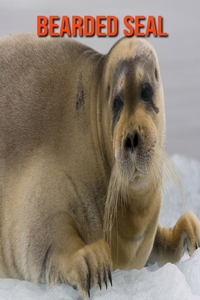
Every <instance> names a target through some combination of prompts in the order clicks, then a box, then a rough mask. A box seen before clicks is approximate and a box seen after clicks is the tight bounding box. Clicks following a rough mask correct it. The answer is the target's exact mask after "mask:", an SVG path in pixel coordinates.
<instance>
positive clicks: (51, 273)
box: [45, 236, 112, 298]
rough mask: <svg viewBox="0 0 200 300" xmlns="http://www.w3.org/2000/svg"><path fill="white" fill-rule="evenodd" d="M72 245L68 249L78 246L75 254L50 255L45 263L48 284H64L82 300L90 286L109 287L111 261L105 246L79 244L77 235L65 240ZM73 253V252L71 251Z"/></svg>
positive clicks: (88, 291)
mask: <svg viewBox="0 0 200 300" xmlns="http://www.w3.org/2000/svg"><path fill="white" fill-rule="evenodd" d="M72 243H74V246H73V245H71V247H70V248H72V249H74V247H75V248H78V247H80V249H78V250H77V251H75V253H73V254H72V252H71V253H70V252H69V253H66V252H65V251H64V249H63V251H61V249H60V252H59V251H58V248H55V252H54V253H52V255H51V257H50V258H49V261H48V263H47V264H46V270H45V277H46V282H47V283H49V284H51V285H52V284H56V283H57V282H61V283H68V284H70V285H71V286H72V287H73V288H74V289H76V290H78V291H79V292H80V293H81V294H82V295H83V296H84V298H87V297H90V289H91V288H92V287H93V286H99V288H100V289H101V288H102V286H103V285H105V286H106V288H107V286H108V282H109V281H110V283H111V285H112V277H111V271H112V260H111V254H110V249H109V246H108V244H107V243H106V242H105V241H104V240H98V241H97V242H95V243H92V244H90V245H83V242H82V240H81V239H80V238H79V237H78V236H76V237H75V236H74V237H72V239H68V244H72ZM73 252H74V251H73Z"/></svg>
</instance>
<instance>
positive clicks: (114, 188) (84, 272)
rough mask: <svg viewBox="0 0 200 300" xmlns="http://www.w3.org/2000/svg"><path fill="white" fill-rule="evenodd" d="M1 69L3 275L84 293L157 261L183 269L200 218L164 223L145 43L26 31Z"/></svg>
mask: <svg viewBox="0 0 200 300" xmlns="http://www.w3.org/2000/svg"><path fill="white" fill-rule="evenodd" d="M0 71H1V80H0V105H1V107H0V114H1V115H0V135H1V136H0V151H1V158H0V159H1V161H0V163H1V168H0V179H1V206H0V209H1V215H0V224H1V227H0V233H1V234H0V274H1V276H2V277H13V278H19V279H26V280H31V281H33V282H48V283H50V284H54V283H57V282H63V283H69V284H71V285H72V286H73V287H75V288H77V289H78V290H79V291H80V292H81V293H82V294H83V295H85V296H86V295H88V294H89V291H90V288H91V287H92V286H94V285H97V284H99V286H100V287H101V285H102V282H104V283H105V284H106V286H107V281H108V280H110V281H111V282H112V278H111V270H114V269H116V268H120V269H131V268H141V267H143V266H144V265H145V263H146V262H147V260H148V258H149V256H150V253H151V256H150V258H151V259H152V260H155V259H157V258H158V260H159V259H160V261H161V262H163V261H165V260H166V257H167V260H169V261H170V260H173V261H177V260H178V259H179V258H180V256H181V254H182V252H183V249H184V245H185V243H183V240H184V241H185V240H188V241H190V243H189V242H188V243H187V245H190V246H188V248H189V250H190V252H191V253H192V252H193V251H194V249H195V247H196V245H197V246H198V245H199V223H198V220H196V218H195V216H194V215H192V214H187V216H183V218H182V219H181V221H180V222H179V223H180V224H181V226H180V228H179V230H178V231H176V233H175V234H173V233H170V232H169V230H168V229H166V228H165V229H163V228H162V227H161V226H160V225H158V216H159V210H160V203H161V191H162V175H163V159H164V155H163V153H164V139H165V114H164V98H163V89H162V82H161V76H160V71H159V66H158V60H157V57H156V54H155V51H154V49H153V48H152V46H151V45H150V44H149V43H148V42H147V41H145V40H143V39H138V38H137V39H136V38H132V39H126V38H124V39H122V40H120V41H119V42H118V43H117V44H115V45H114V47H113V48H112V49H111V50H110V52H109V53H108V54H107V55H101V54H99V53H97V52H96V51H94V50H93V49H91V48H89V47H87V46H85V45H82V44H80V43H77V42H74V41H71V40H69V39H59V40H58V39H56V40H55V39H51V38H47V39H40V38H37V37H35V36H34V35H29V34H19V35H15V36H10V37H7V38H4V39H2V40H1V42H0ZM188 224H189V225H188ZM191 224H192V225H191ZM157 236H158V238H157ZM172 236H173V238H172ZM183 236H184V239H183ZM191 236H193V240H192V242H191V238H190V237H191ZM166 237H167V238H166ZM179 237H181V238H179ZM175 241H176V242H177V243H176V249H178V250H177V251H174V252H173V251H171V252H170V254H169V251H168V250H166V249H169V248H170V247H171V248H172V250H173V249H174V247H175V246H174V245H175ZM175 252H176V253H175Z"/></svg>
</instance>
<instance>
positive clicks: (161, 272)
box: [0, 154, 200, 300]
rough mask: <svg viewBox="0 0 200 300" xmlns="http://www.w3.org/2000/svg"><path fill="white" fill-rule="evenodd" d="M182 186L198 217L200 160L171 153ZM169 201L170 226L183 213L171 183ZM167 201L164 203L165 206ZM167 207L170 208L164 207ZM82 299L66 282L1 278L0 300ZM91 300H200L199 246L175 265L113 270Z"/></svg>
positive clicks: (166, 220) (166, 217)
mask: <svg viewBox="0 0 200 300" xmlns="http://www.w3.org/2000/svg"><path fill="white" fill-rule="evenodd" d="M172 158H173V160H174V162H175V164H176V166H177V168H178V170H179V172H180V174H181V177H182V179H183V182H184V185H183V190H184V198H185V199H184V201H185V206H186V209H187V210H192V211H193V212H194V213H195V214H196V215H197V217H198V218H199V219H200V201H199V200H200V162H198V161H196V160H194V159H189V158H186V157H184V156H181V155H178V154H176V155H173V157H172ZM167 196H170V197H169V200H168V197H166V198H167V201H164V200H163V205H162V209H161V214H160V222H161V224H162V225H165V226H172V225H174V223H175V222H176V221H177V219H178V218H179V216H180V215H181V214H182V213H184V211H185V208H184V203H183V201H182V199H181V198H180V196H179V194H178V193H177V191H176V189H175V187H173V186H172V188H171V191H170V195H167ZM166 202H167V205H166ZM167 207H168V208H169V211H168V209H167ZM5 299H6V300H11V299H16V300H18V299H19V300H33V299H34V300H35V299H37V300H40V299H41V300H47V299H48V300H75V299H76V300H81V299H82V297H81V296H80V295H79V293H78V292H77V291H75V290H73V289H72V288H71V287H69V286H67V285H57V286H54V287H51V288H50V287H48V286H47V285H42V284H41V285H36V284H33V283H31V282H27V281H20V280H14V279H0V300H5ZM91 299H95V300H100V299H102V300H103V299H110V300H112V299H113V300H118V299H120V300H121V299H123V300H129V299H132V300H136V299H139V300H147V299H148V300H151V299H152V300H158V299H159V300H161V299H162V300H165V299H166V300H168V299H170V300H173V299H174V300H175V299H176V300H177V299H181V300H184V299H185V300H186V299H187V300H188V299H191V300H193V299H199V300H200V249H197V250H196V251H195V252H194V253H193V255H192V256H191V257H189V256H188V255H187V254H185V255H184V256H183V258H182V259H181V261H180V262H178V263H177V264H176V265H173V264H170V263H167V264H166V265H164V266H163V267H159V266H158V265H157V264H154V265H152V266H150V267H146V268H143V269H141V270H131V271H119V270H116V271H115V272H113V287H110V286H109V287H108V289H107V290H105V288H104V289H103V290H102V291H100V290H99V289H96V288H93V289H92V291H91Z"/></svg>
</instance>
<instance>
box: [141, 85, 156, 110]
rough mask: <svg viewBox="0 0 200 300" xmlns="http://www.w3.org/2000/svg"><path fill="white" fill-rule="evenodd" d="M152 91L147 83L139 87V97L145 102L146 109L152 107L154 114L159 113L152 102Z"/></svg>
mask: <svg viewBox="0 0 200 300" xmlns="http://www.w3.org/2000/svg"><path fill="white" fill-rule="evenodd" d="M153 96H154V92H153V89H152V86H151V85H150V84H149V83H144V84H143V85H142V87H141V92H140V98H141V100H142V101H143V102H144V103H145V104H146V107H147V109H151V108H153V110H154V111H155V113H156V114H158V113H159V108H158V107H156V106H155V104H154V102H153Z"/></svg>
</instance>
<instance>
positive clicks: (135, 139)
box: [133, 132, 138, 148]
mask: <svg viewBox="0 0 200 300" xmlns="http://www.w3.org/2000/svg"><path fill="white" fill-rule="evenodd" d="M137 145H138V134H137V132H136V133H135V136H134V139H133V148H136V147H137Z"/></svg>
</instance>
